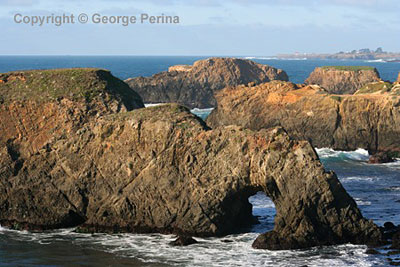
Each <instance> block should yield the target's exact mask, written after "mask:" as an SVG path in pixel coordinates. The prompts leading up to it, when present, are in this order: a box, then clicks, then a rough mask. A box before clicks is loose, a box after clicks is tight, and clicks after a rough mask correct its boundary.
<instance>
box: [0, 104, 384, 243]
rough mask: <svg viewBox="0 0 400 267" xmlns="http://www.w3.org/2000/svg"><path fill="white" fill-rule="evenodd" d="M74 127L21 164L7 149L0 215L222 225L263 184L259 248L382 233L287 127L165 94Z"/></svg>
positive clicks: (245, 208)
mask: <svg viewBox="0 0 400 267" xmlns="http://www.w3.org/2000/svg"><path fill="white" fill-rule="evenodd" d="M67 134H68V135H67V136H60V137H57V136H55V137H53V139H52V140H49V141H48V142H47V144H46V147H44V148H43V149H40V150H38V152H36V153H35V154H32V155H27V156H24V158H21V159H18V160H20V161H21V162H22V166H19V167H18V168H19V171H18V172H17V173H16V172H14V171H13V170H12V168H11V167H12V166H13V165H15V164H16V163H15V162H14V159H13V158H12V157H11V156H10V155H9V154H8V153H9V150H7V149H0V174H1V180H0V192H1V194H0V224H2V225H3V226H13V227H16V228H17V227H18V225H23V226H24V227H27V228H29V227H31V226H34V227H35V228H46V229H47V228H57V227H66V226H72V225H74V224H79V226H80V229H81V230H86V231H111V232H119V231H129V232H163V233H166V232H169V233H171V232H173V233H187V234H191V235H196V236H218V235H225V234H229V233H232V232H234V231H236V230H237V229H238V227H240V226H241V225H243V224H249V223H252V222H253V221H252V219H253V217H252V214H251V205H250V203H249V202H248V198H249V196H251V195H254V194H255V193H256V192H257V191H260V190H262V191H264V192H265V193H266V194H267V195H268V196H269V197H270V198H271V199H272V201H273V202H274V204H275V207H276V212H277V215H276V217H275V226H274V229H273V230H272V231H270V232H268V233H265V234H262V235H260V236H259V237H258V238H257V240H256V241H255V242H254V244H253V246H254V247H256V248H266V249H291V248H304V247H310V246H316V245H328V244H341V243H347V242H352V243H362V244H366V243H372V242H378V241H380V240H381V236H380V235H381V234H380V232H379V229H378V227H377V226H376V225H375V224H374V223H373V222H372V221H368V220H366V219H365V218H363V216H362V214H361V212H360V211H359V209H358V208H357V205H356V203H355V202H354V200H353V199H352V198H351V197H350V196H349V195H348V194H347V193H346V191H345V190H344V188H343V187H342V185H341V184H340V182H339V181H338V179H337V177H336V175H335V174H334V173H331V172H329V173H328V172H325V170H324V168H323V166H322V165H321V163H320V161H319V159H318V156H317V154H316V153H315V151H314V149H313V148H312V146H311V145H310V144H309V143H308V142H305V141H293V140H291V139H290V138H289V136H288V135H287V134H286V132H285V131H284V130H283V129H282V128H275V129H271V130H261V131H258V132H253V131H250V130H246V129H242V128H239V127H236V126H230V127H221V128H216V129H213V130H211V129H209V128H208V127H207V126H206V125H205V124H204V122H203V121H202V120H200V119H199V118H197V117H195V116H194V115H192V114H191V113H190V112H189V110H187V109H186V108H183V107H181V106H178V105H164V106H160V107H154V108H146V109H138V110H136V111H133V112H129V113H123V114H118V115H110V116H104V117H101V118H99V119H96V120H93V121H89V122H88V123H86V124H84V125H83V126H82V128H81V129H80V130H79V131H73V132H70V133H67ZM2 145H3V144H2ZM54 200H57V201H54Z"/></svg>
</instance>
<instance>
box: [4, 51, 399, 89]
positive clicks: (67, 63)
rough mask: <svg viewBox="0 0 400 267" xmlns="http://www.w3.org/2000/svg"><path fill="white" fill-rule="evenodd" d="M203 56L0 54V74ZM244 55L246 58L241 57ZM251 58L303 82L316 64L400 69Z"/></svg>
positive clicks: (164, 65) (125, 67) (137, 65)
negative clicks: (283, 71)
mask: <svg viewBox="0 0 400 267" xmlns="http://www.w3.org/2000/svg"><path fill="white" fill-rule="evenodd" d="M204 58H207V57H188V56H185V57H177V56H151V57H150V56H0V73H2V72H8V71H15V70H27V69H52V68H74V67H87V68H103V69H108V70H110V71H111V72H112V73H113V74H114V75H115V76H117V77H118V78H120V79H123V80H125V79H127V78H131V77H137V76H151V75H153V74H155V73H158V72H160V71H166V70H168V67H170V66H172V65H179V64H193V62H195V61H196V60H199V59H204ZM243 58H246V57H243ZM252 60H254V61H256V62H258V63H261V64H267V65H270V66H273V67H276V68H280V69H283V70H285V71H286V72H287V74H288V75H289V79H290V81H292V82H294V83H303V82H304V80H305V79H306V78H307V77H308V75H309V74H310V73H311V72H312V71H313V70H314V69H315V68H316V67H320V66H331V65H343V66H359V65H362V66H371V67H375V68H377V69H378V71H379V73H380V74H381V77H382V79H384V80H389V81H395V80H396V78H397V75H398V73H399V72H400V62H371V61H370V60H347V61H345V60H276V59H271V58H264V57H256V58H252Z"/></svg>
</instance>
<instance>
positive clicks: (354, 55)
mask: <svg viewBox="0 0 400 267" xmlns="http://www.w3.org/2000/svg"><path fill="white" fill-rule="evenodd" d="M276 59H297V60H298V59H303V60H306V59H338V60H376V61H382V62H400V53H392V52H384V53H360V52H347V53H344V52H341V53H336V54H316V53H295V54H278V55H276Z"/></svg>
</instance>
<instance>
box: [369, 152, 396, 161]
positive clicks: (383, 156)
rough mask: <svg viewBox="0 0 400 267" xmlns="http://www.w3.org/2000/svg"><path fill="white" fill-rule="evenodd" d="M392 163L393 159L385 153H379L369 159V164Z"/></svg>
mask: <svg viewBox="0 0 400 267" xmlns="http://www.w3.org/2000/svg"><path fill="white" fill-rule="evenodd" d="M389 162H394V159H393V158H392V157H391V156H390V155H389V154H388V153H385V152H379V153H376V154H374V155H371V156H370V157H369V160H368V163H369V164H379V163H389Z"/></svg>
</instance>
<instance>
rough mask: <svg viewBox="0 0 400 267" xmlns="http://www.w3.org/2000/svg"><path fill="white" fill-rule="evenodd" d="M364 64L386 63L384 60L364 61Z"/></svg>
mask: <svg viewBox="0 0 400 267" xmlns="http://www.w3.org/2000/svg"><path fill="white" fill-rule="evenodd" d="M365 62H370V63H387V61H386V60H384V59H372V60H365Z"/></svg>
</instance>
